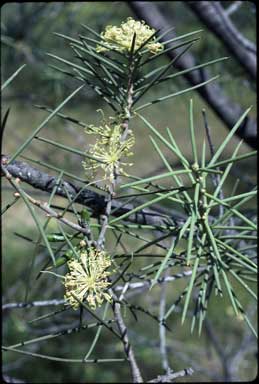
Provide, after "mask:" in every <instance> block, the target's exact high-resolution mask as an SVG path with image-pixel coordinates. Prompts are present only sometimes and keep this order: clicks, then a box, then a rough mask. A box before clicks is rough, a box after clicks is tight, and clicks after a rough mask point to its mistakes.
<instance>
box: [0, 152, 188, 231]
mask: <svg viewBox="0 0 259 384" xmlns="http://www.w3.org/2000/svg"><path fill="white" fill-rule="evenodd" d="M7 161H8V157H7V156H2V159H1V163H2V164H4V168H5V169H6V171H8V172H9V173H10V174H11V175H12V176H13V177H15V178H16V177H18V178H19V179H20V180H21V181H22V182H25V183H27V184H29V185H31V186H32V187H34V188H36V189H40V190H42V191H45V192H48V193H51V192H52V190H53V188H54V187H55V185H56V183H57V178H56V177H55V176H51V175H49V174H47V173H45V172H42V171H40V170H39V169H37V168H34V167H32V166H31V165H29V164H27V163H26V162H23V161H18V160H15V161H13V162H12V163H11V164H6V162H7ZM80 189H81V187H79V186H78V185H76V184H74V183H71V182H67V181H63V183H62V185H60V187H58V188H57V190H56V195H58V196H62V197H64V198H66V199H67V193H69V195H70V196H71V199H73V198H74V196H75V195H76V194H78V192H79V191H80ZM66 191H67V192H66ZM75 202H76V203H79V204H81V205H83V206H87V207H88V208H90V209H92V211H93V217H99V216H100V215H101V214H103V213H104V209H105V206H106V201H105V196H104V195H100V194H98V193H96V192H93V191H90V190H89V189H85V190H83V191H82V192H81V193H80V194H79V196H78V197H77V198H76V199H75ZM133 208H134V206H133V205H132V204H125V205H124V204H123V207H122V203H120V202H118V201H117V200H113V202H112V209H114V214H113V215H114V216H116V217H118V216H121V215H122V214H124V213H127V212H129V211H130V210H132V209H133ZM115 209H116V211H115ZM165 219H166V217H165V216H163V215H162V214H161V213H159V212H157V211H155V210H151V209H143V210H140V211H138V212H136V213H134V214H132V215H130V216H129V217H127V220H128V221H130V222H134V223H137V224H148V225H156V226H161V225H165V224H166V222H165V221H166V220H165ZM173 219H174V221H175V222H176V223H177V224H181V223H182V221H183V218H182V216H181V215H179V216H177V214H176V213H175V212H174V214H173Z"/></svg>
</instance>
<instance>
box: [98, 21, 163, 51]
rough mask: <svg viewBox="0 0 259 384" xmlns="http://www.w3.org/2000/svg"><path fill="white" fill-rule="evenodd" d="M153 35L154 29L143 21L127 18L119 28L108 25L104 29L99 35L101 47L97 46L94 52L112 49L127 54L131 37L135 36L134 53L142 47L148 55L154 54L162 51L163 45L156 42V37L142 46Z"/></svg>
mask: <svg viewBox="0 0 259 384" xmlns="http://www.w3.org/2000/svg"><path fill="white" fill-rule="evenodd" d="M154 33H155V29H153V28H151V27H150V26H149V25H147V24H145V22H144V21H143V20H142V21H136V20H134V19H132V18H131V17H129V18H127V21H126V22H123V23H122V24H121V26H120V27H116V26H113V25H108V26H107V27H106V28H105V31H104V32H102V33H101V37H102V40H103V41H102V45H98V46H97V47H96V51H97V52H105V51H109V50H110V49H114V50H116V51H119V52H129V51H130V50H131V46H132V40H133V36H134V34H136V40H135V45H134V52H135V51H136V50H137V49H139V48H140V47H141V46H143V48H144V49H147V50H148V51H149V52H150V53H152V54H156V53H158V52H160V51H162V50H163V45H162V44H161V43H159V42H157V41H156V37H153V38H151V39H150V40H149V41H148V42H147V44H144V43H145V41H147V40H148V39H149V38H150V37H151V36H152V35H153V34H154Z"/></svg>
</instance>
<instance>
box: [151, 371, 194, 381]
mask: <svg viewBox="0 0 259 384" xmlns="http://www.w3.org/2000/svg"><path fill="white" fill-rule="evenodd" d="M193 372H194V371H193V369H192V368H186V369H183V370H182V371H178V372H169V373H168V374H166V375H160V376H157V377H156V378H155V379H153V380H149V381H148V383H170V382H171V381H173V380H175V379H177V378H178V377H184V376H191V375H192V374H193Z"/></svg>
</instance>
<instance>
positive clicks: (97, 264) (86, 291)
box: [64, 248, 111, 309]
mask: <svg viewBox="0 0 259 384" xmlns="http://www.w3.org/2000/svg"><path fill="white" fill-rule="evenodd" d="M67 265H68V268H69V273H67V274H66V275H65V281H64V285H65V290H66V292H65V300H66V301H67V302H68V303H69V304H70V305H71V306H72V307H73V308H74V309H77V308H78V307H79V305H80V303H79V302H78V301H77V300H76V298H75V297H77V298H78V299H79V300H80V301H84V300H86V301H87V302H88V304H89V306H90V307H91V308H93V309H95V308H96V307H98V306H100V305H101V304H102V303H103V301H104V300H107V301H110V300H111V296H110V295H109V294H108V293H107V292H106V290H107V288H108V287H109V285H110V284H111V283H110V282H109V281H108V279H107V277H108V276H109V275H110V274H111V272H109V271H107V268H109V267H110V266H111V260H110V258H109V256H108V255H107V254H106V253H105V252H104V251H101V250H97V249H95V248H88V249H85V250H83V251H82V252H81V254H80V259H79V260H76V259H71V260H69V261H68V263H67Z"/></svg>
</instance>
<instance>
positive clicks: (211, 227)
mask: <svg viewBox="0 0 259 384" xmlns="http://www.w3.org/2000/svg"><path fill="white" fill-rule="evenodd" d="M84 28H85V29H86V30H87V32H88V33H89V34H88V35H87V36H86V35H82V34H79V36H78V38H74V37H70V36H65V35H62V34H57V35H58V36H59V37H61V38H62V39H64V40H65V41H66V42H67V43H69V44H70V47H71V49H72V51H73V55H74V54H75V56H76V60H77V61H71V60H69V59H65V58H62V57H59V56H56V55H54V54H49V56H51V57H52V58H53V59H54V60H56V61H57V62H59V63H60V64H61V65H62V66H61V67H57V66H53V65H52V67H53V68H55V70H58V71H59V72H61V73H62V74H64V75H68V76H70V77H73V78H75V79H76V80H78V81H80V82H81V83H83V86H88V87H90V88H91V89H93V90H94V91H95V92H96V93H97V94H98V95H99V96H100V98H102V100H103V101H104V103H106V104H107V105H108V106H109V107H110V110H111V114H110V116H108V115H106V116H105V115H104V113H103V112H102V111H101V113H102V120H101V122H100V124H99V125H98V124H97V125H94V124H91V122H88V123H87V124H86V123H82V122H81V121H78V120H77V119H75V118H74V117H70V116H67V115H64V114H61V113H60V112H59V111H60V109H61V108H62V107H63V106H64V105H65V104H66V102H68V101H69V100H70V99H71V98H72V97H73V96H74V95H75V94H76V93H77V92H79V90H81V88H82V86H80V87H79V88H78V89H77V90H76V91H74V92H73V93H72V94H71V95H70V96H69V97H68V98H67V99H66V100H65V101H63V102H62V104H61V105H60V106H59V107H57V108H56V109H55V110H51V109H50V108H47V107H40V108H42V109H45V110H47V111H48V112H50V115H49V116H48V118H47V119H46V121H44V123H42V124H41V125H40V126H39V127H38V128H37V129H36V130H35V132H34V134H33V135H31V136H30V137H29V138H28V139H27V140H26V142H25V143H24V144H23V145H22V146H21V148H20V149H19V150H17V152H16V153H15V154H14V155H13V156H12V158H11V161H12V160H14V159H15V158H16V157H17V156H18V155H19V154H20V153H21V152H22V151H23V150H24V149H25V148H27V147H28V145H29V144H30V142H31V141H32V139H33V138H37V139H38V140H41V141H44V142H45V143H49V144H51V145H54V146H56V147H57V148H61V149H62V150H67V151H69V152H70V153H76V154H78V155H80V156H83V161H82V163H81V164H82V167H83V168H84V171H85V176H86V179H87V181H85V180H84V182H83V186H82V188H81V189H78V190H79V192H77V194H76V195H73V194H72V195H71V194H70V193H69V192H68V191H67V190H66V196H67V198H68V200H69V204H68V206H67V207H66V208H64V210H63V213H59V214H56V213H55V214H54V213H53V210H50V204H51V201H52V198H53V196H54V195H55V192H56V191H57V188H61V189H62V188H66V187H67V186H68V184H66V183H65V182H64V181H63V176H64V174H66V173H65V171H64V170H63V169H60V174H59V177H58V179H57V185H56V186H55V188H54V189H53V191H52V195H51V198H50V200H49V203H46V204H45V205H43V206H42V205H41V204H40V203H39V202H37V201H36V200H34V199H32V198H30V197H29V195H28V194H26V193H25V192H24V191H23V190H22V188H21V187H20V186H19V184H17V183H16V184H15V182H13V181H12V180H11V178H10V177H9V178H8V180H9V181H10V183H11V184H12V186H15V188H16V190H17V192H18V193H19V194H20V196H21V197H22V198H23V199H24V202H25V203H26V205H27V206H28V207H29V208H30V211H31V213H32V215H33V217H34V219H35V221H36V223H37V226H38V228H39V229H40V233H41V236H42V238H43V241H44V242H45V246H46V249H47V250H48V251H49V253H50V256H51V258H52V261H53V265H52V266H47V267H46V268H45V269H44V270H43V271H42V273H50V274H51V275H52V277H53V276H54V277H55V278H56V277H58V278H61V280H62V281H63V285H64V289H65V296H64V298H65V302H66V305H65V309H64V310H69V309H70V308H73V309H74V310H77V309H80V311H82V310H83V309H84V310H87V311H90V313H91V314H92V315H93V316H94V317H95V318H96V319H98V321H99V323H100V324H101V326H104V327H106V329H109V330H110V331H111V332H112V333H113V335H115V336H116V337H120V338H121V341H122V343H123V346H124V351H125V354H126V358H127V360H128V361H130V364H131V368H132V372H133V376H134V378H135V379H134V380H135V381H137V382H141V376H140V373H139V371H138V369H137V368H136V362H135V360H134V355H133V352H132V350H131V347H130V344H129V340H128V336H127V329H126V327H125V324H124V323H123V319H122V317H123V316H122V315H121V313H120V306H124V307H125V308H128V309H129V310H130V311H131V313H132V314H133V316H134V317H137V313H144V314H145V315H147V316H150V317H151V318H152V319H155V320H157V321H158V323H159V326H162V327H163V326H165V327H167V323H166V322H167V320H168V318H170V316H171V314H172V313H173V311H174V310H175V309H176V308H177V309H178V310H180V311H181V312H182V322H183V321H184V320H185V318H186V317H187V316H189V317H192V321H191V329H192V330H193V329H194V327H195V325H197V326H198V330H199V332H201V330H202V325H203V322H204V319H205V317H206V315H207V312H208V304H209V301H210V299H211V298H212V296H213V294H215V295H216V296H218V297H225V296H226V297H227V298H228V299H229V303H230V304H231V306H232V308H233V312H234V313H235V314H236V315H237V316H238V318H239V319H243V320H245V321H246V323H247V324H248V326H249V327H250V328H251V330H252V332H253V333H254V334H256V330H255V329H254V327H253V324H252V322H251V320H250V319H249V317H248V315H247V314H246V310H245V305H243V304H242V303H241V297H239V291H240V289H236V288H235V287H236V285H239V287H240V288H242V289H244V291H245V292H246V294H248V295H250V296H251V297H252V298H253V299H256V294H255V292H254V289H253V284H254V282H255V281H256V272H257V265H256V262H255V253H254V249H255V241H256V228H257V227H256V224H255V221H254V217H253V216H250V217H248V216H247V215H246V213H245V212H244V211H243V210H242V209H243V207H244V206H245V204H246V203H247V202H249V201H250V200H251V199H252V198H255V196H256V190H255V189H252V190H251V191H249V192H245V193H242V194H239V193H238V192H237V185H235V186H234V188H233V190H232V192H231V194H230V195H229V196H225V192H224V186H225V183H226V180H227V179H228V176H229V174H230V172H231V168H232V166H233V165H234V164H235V163H237V162H239V161H242V160H243V159H247V158H249V157H252V156H255V155H256V152H255V151H254V152H249V153H245V154H242V155H239V154H238V152H239V149H240V147H241V144H242V142H240V143H239V144H238V145H237V146H236V148H235V149H234V151H233V153H232V155H231V156H230V157H229V158H223V157H222V154H223V152H224V150H225V149H226V147H227V144H228V143H229V142H230V140H231V138H232V137H233V135H234V134H235V132H236V131H237V130H238V129H239V127H240V126H241V125H242V123H243V122H244V121H245V119H246V117H247V115H248V113H249V111H250V108H249V109H247V110H246V111H245V112H244V113H243V114H242V116H241V117H240V119H239V120H238V121H237V123H236V124H235V126H234V127H233V129H232V130H231V131H230V132H229V133H228V135H227V136H226V137H225V139H224V140H223V141H222V143H221V145H220V146H219V147H218V148H217V149H215V150H214V149H213V148H212V145H211V138H210V134H209V130H208V127H207V122H206V119H205V121H204V124H205V128H206V130H204V142H203V146H202V149H200V148H199V146H197V144H196V141H197V140H196V138H197V132H196V131H195V124H194V121H193V102H192V100H191V101H190V105H189V124H188V125H189V141H190V143H191V147H192V159H191V160H190V159H188V158H187V157H186V155H185V154H184V152H183V151H182V150H181V149H180V147H179V145H178V144H177V141H176V140H175V138H174V135H173V133H172V132H171V130H170V128H167V129H166V131H165V133H163V134H162V133H161V132H159V131H158V130H157V129H156V128H155V127H154V126H153V125H152V124H151V122H149V121H148V120H147V119H146V118H145V117H144V116H142V115H141V113H140V111H142V110H143V109H145V108H149V107H152V105H153V104H155V103H162V102H163V101H165V100H170V99H173V98H174V97H177V96H179V95H181V94H184V93H186V92H189V91H192V90H194V89H197V88H199V87H202V86H205V85H206V84H208V83H210V82H211V81H214V80H216V79H217V78H218V76H216V77H213V78H210V79H208V80H206V81H204V82H202V83H200V84H198V85H195V86H193V87H190V88H186V89H182V90H179V91H177V92H174V93H171V94H166V95H164V96H162V97H159V98H157V99H153V100H152V99H151V100H149V101H147V102H145V103H144V104H141V101H142V97H143V96H144V95H146V93H148V91H149V90H150V89H153V88H155V87H157V86H159V85H160V84H162V83H164V82H170V81H172V80H174V79H176V78H177V77H178V76H181V75H182V74H183V72H184V73H185V74H186V73H188V72H191V71H195V70H197V69H201V68H203V67H205V66H209V65H213V64H215V63H217V62H220V61H222V60H225V58H221V59H216V60H211V61H209V62H207V63H204V64H199V65H196V66H195V67H191V68H189V69H187V70H185V71H178V72H177V71H176V70H175V67H174V64H175V63H176V62H177V60H178V59H179V58H180V57H181V56H182V55H184V54H185V52H187V51H188V49H190V48H191V46H192V45H193V44H194V42H195V41H196V40H198V39H197V37H195V36H194V35H196V34H197V33H198V32H200V31H196V32H192V33H187V34H185V35H183V36H179V37H177V38H172V39H169V40H166V38H165V36H166V34H167V33H168V31H165V32H163V33H161V34H159V32H158V31H155V30H154V29H153V28H151V27H149V26H148V25H146V24H145V23H144V22H143V21H135V20H133V19H132V18H128V19H127V20H126V21H125V22H122V24H121V25H120V26H119V27H117V26H107V27H106V28H105V30H104V31H103V32H102V33H101V34H98V33H97V32H95V31H93V30H92V29H91V28H90V27H88V26H84ZM168 51H171V52H173V53H174V58H173V59H172V60H171V61H170V62H169V63H168V64H163V65H160V66H157V67H155V68H154V64H155V63H156V62H157V61H156V60H157V59H158V58H160V57H161V55H165V53H166V52H168ZM53 116H58V117H59V118H61V119H65V120H67V121H69V122H73V123H74V124H78V125H79V126H80V127H82V126H83V127H84V129H85V132H86V135H87V137H88V136H89V135H93V137H94V138H95V140H96V141H95V142H94V143H93V144H90V145H89V146H88V148H87V150H86V151H83V150H82V151H79V150H75V149H73V148H71V147H68V146H65V145H61V144H59V143H55V142H53V141H52V140H49V139H46V138H39V137H38V136H37V135H38V133H39V131H40V130H41V129H42V128H43V127H44V126H45V124H46V123H47V122H48V121H49V120H50V118H52V117H53ZM132 118H134V119H139V120H140V121H142V122H143V123H144V125H145V127H146V129H147V130H148V132H149V133H150V140H151V143H152V145H153V147H154V150H155V151H156V153H157V155H158V156H159V159H160V160H161V161H162V162H163V164H164V166H165V169H166V170H167V172H165V173H161V174H158V175H155V176H151V177H148V178H144V177H142V178H141V177H136V176H134V175H131V174H129V166H130V165H132V162H129V161H128V158H129V157H131V158H132V156H133V153H134V144H135V140H138V132H135V131H134V129H133V127H132V126H131V120H132ZM200 134H201V133H200V131H199V135H200ZM205 139H208V143H209V149H210V157H209V159H208V155H207V152H208V151H207V150H206V147H208V145H207V144H206V140H205ZM165 148H166V150H167V153H168V150H169V151H170V153H171V155H173V156H174V157H175V158H176V159H177V161H178V164H180V166H179V165H178V166H177V168H176V169H174V166H173V164H172V162H171V160H169V159H168V155H165V153H164V149H165ZM135 162H137V159H135ZM49 167H50V168H51V166H50V165H49ZM52 169H55V170H57V169H58V168H57V167H54V168H53V167H52ZM68 175H69V174H68ZM70 175H71V174H70ZM75 178H77V180H79V179H78V176H77V175H75ZM89 179H90V181H89ZM125 179H126V182H124V183H123V182H122V180H125ZM160 179H166V180H167V181H168V182H167V188H165V187H163V186H161V185H160V184H159V180H160ZM186 180H187V181H186ZM103 184H104V188H103ZM92 187H93V188H95V191H96V190H98V191H99V192H100V193H102V194H104V199H105V204H104V208H103V206H102V207H101V208H100V207H97V205H95V206H94V207H95V208H96V210H97V211H98V212H95V211H94V209H92V210H91V208H86V207H84V208H83V209H82V210H81V211H80V212H78V207H76V205H75V203H76V202H77V198H78V196H80V194H83V193H85V190H86V189H87V188H90V190H91V188H92ZM90 190H89V191H90ZM123 191H127V193H126V194H125V193H123ZM132 191H133V192H132ZM89 193H90V192H89ZM91 196H92V195H91ZM146 197H147V199H146ZM125 198H127V201H126V200H125ZM139 198H140V199H141V200H140V202H139ZM91 199H92V197H89V201H90V200H91ZM125 201H126V203H125ZM158 203H160V204H161V203H166V212H165V210H164V211H163V212H164V213H161V212H160V210H158V211H157V210H156V207H157V204H158ZM31 204H35V205H37V207H39V208H42V209H43V210H45V212H48V215H50V216H51V217H54V218H55V219H56V220H57V221H58V224H59V227H60V232H58V233H55V234H53V233H48V223H49V219H48V221H47V222H46V223H45V224H44V227H42V226H41V224H40V223H39V222H38V221H37V218H36V217H35V214H34V211H33V210H32V209H31ZM89 205H91V204H90V203H89ZM92 207H93V205H92ZM97 208H98V209H97ZM69 209H70V214H71V212H72V215H74V218H76V220H77V224H75V223H71V222H70V221H69V220H67V219H66V220H65V219H64V217H63V216H64V215H65V213H66V212H67V211H68V210H69ZM175 211H176V213H178V216H177V215H175ZM175 216H177V218H175ZM62 220H63V221H62ZM61 224H64V225H68V226H70V229H71V230H73V232H72V234H71V233H67V232H66V231H65V230H64V229H63V226H62V225H61ZM147 232H149V234H151V235H154V239H150V237H147V235H146V234H147ZM110 233H112V234H113V235H114V236H115V238H116V241H115V243H114V244H112V247H110V248H111V249H110V250H108V247H107V237H108V235H109V234H110ZM125 237H129V238H131V239H133V240H137V247H136V248H135V243H134V241H133V244H132V243H131V246H132V249H130V250H128V244H127V245H126V246H125V244H124V238H125ZM59 242H62V243H61V244H62V246H58V243H59ZM139 242H141V245H139ZM52 243H54V250H55V251H53V249H52ZM179 247H180V248H181V251H180V252H179ZM121 249H123V252H122V253H121V252H119V250H120V251H121ZM147 251H148V252H149V253H146V252H147ZM54 252H55V254H54ZM157 257H159V260H160V261H157ZM139 258H141V260H143V262H142V263H139V262H138V260H139ZM143 263H144V264H145V265H144V266H143ZM64 265H65V268H66V270H65V272H64V269H63V270H62V273H63V274H60V275H58V274H57V273H55V272H53V269H54V270H56V269H58V268H60V267H61V266H63V267H64ZM176 270H177V273H176ZM185 278H186V279H189V280H188V282H187V283H186V287H185V288H184V289H183V291H182V292H181V293H180V295H179V297H178V298H177V299H176V300H175V301H174V302H172V301H171V302H169V304H168V305H167V308H166V310H165V313H164V314H163V315H162V317H161V316H157V315H156V314H154V313H151V311H150V310H149V309H147V308H144V307H141V306H136V305H133V304H132V303H131V302H130V295H129V296H127V291H129V290H131V289H135V287H137V288H138V289H139V288H141V289H145V288H147V287H150V288H153V287H154V286H156V285H158V284H160V283H163V282H168V283H169V282H171V281H174V280H175V279H185ZM118 292H119V293H120V295H118ZM168 300H172V299H171V296H170V297H168ZM104 303H106V305H105V309H104V312H103V317H102V318H100V316H99V315H98V313H99V312H98V311H100V310H102V307H103V305H104ZM191 304H193V305H192V312H190V308H191ZM108 305H111V308H112V310H113V313H114V320H112V321H116V322H117V325H118V329H119V331H120V335H119V334H118V332H116V331H115V330H114V328H112V327H111V326H110V325H108V323H107V322H105V316H106V311H107V306H108ZM190 313H191V314H190ZM109 324H110V323H109ZM98 335H99V333H98ZM98 335H97V336H96V338H95V341H94V343H95V342H97V340H98ZM93 345H95V344H93ZM91 351H92V347H91V348H90V352H89V354H90V353H91ZM89 354H87V356H88V355H89ZM59 360H60V359H59ZM113 361H115V360H114V359H113ZM120 361H121V360H120ZM136 371H137V373H136Z"/></svg>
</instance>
